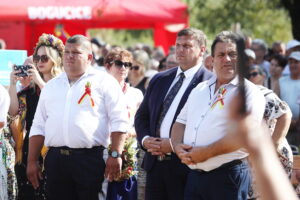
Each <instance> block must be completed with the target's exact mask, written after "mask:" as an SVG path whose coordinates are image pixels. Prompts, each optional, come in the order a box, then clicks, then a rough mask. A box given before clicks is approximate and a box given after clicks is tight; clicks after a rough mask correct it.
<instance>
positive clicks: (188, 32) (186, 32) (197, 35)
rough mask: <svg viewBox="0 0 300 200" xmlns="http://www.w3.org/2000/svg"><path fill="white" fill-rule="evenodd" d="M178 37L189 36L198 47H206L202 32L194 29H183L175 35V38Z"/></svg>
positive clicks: (204, 36)
mask: <svg viewBox="0 0 300 200" xmlns="http://www.w3.org/2000/svg"><path fill="white" fill-rule="evenodd" d="M180 36H190V37H192V38H193V39H194V40H196V41H197V42H198V44H199V45H200V46H201V45H204V46H206V44H207V39H206V35H205V34H204V33H203V31H201V30H199V29H196V28H185V29H183V30H181V31H179V32H178V33H177V37H180Z"/></svg>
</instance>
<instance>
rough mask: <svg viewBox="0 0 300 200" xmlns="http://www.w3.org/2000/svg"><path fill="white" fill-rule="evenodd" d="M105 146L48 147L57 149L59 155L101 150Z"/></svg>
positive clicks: (53, 149)
mask: <svg viewBox="0 0 300 200" xmlns="http://www.w3.org/2000/svg"><path fill="white" fill-rule="evenodd" d="M104 149H105V147H103V146H94V147H92V148H70V147H67V146H62V147H50V150H51V151H58V152H59V153H60V154H61V155H65V156H69V155H72V154H84V153H91V152H95V151H103V150H104Z"/></svg>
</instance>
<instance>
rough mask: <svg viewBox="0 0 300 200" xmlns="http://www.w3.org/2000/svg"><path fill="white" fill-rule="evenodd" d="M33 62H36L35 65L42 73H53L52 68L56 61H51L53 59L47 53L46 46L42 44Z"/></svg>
mask: <svg viewBox="0 0 300 200" xmlns="http://www.w3.org/2000/svg"><path fill="white" fill-rule="evenodd" d="M33 62H34V64H35V66H36V67H37V69H38V70H39V72H41V73H42V74H48V73H51V69H52V67H53V64H54V63H53V62H52V61H51V59H50V58H49V56H48V55H47V51H46V47H45V46H41V47H40V48H39V49H38V51H37V53H36V55H34V56H33Z"/></svg>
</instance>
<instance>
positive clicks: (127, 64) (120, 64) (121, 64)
mask: <svg viewBox="0 0 300 200" xmlns="http://www.w3.org/2000/svg"><path fill="white" fill-rule="evenodd" d="M114 63H115V65H116V67H119V68H122V67H123V66H124V67H125V68H128V67H131V66H132V63H131V62H122V61H121V60H115V61H114Z"/></svg>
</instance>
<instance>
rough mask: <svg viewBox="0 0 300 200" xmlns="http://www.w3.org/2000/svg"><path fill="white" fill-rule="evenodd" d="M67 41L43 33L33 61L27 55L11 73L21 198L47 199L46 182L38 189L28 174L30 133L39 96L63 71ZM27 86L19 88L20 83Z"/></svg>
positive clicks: (11, 96) (19, 197)
mask: <svg viewBox="0 0 300 200" xmlns="http://www.w3.org/2000/svg"><path fill="white" fill-rule="evenodd" d="M63 50H64V45H63V42H62V41H61V40H60V39H58V38H56V37H55V36H53V35H51V34H43V35H41V36H40V38H39V41H38V43H37V45H36V47H35V51H34V54H33V56H32V59H33V64H32V63H31V62H30V59H27V60H26V61H25V63H24V65H23V66H15V67H14V70H13V71H12V73H11V79H10V87H9V95H10V98H11V105H10V107H9V115H10V116H11V118H12V119H13V121H12V123H11V125H10V127H11V130H12V132H13V134H14V138H15V140H16V148H15V149H16V167H15V169H16V174H17V180H18V188H19V195H18V199H22V200H26V199H28V200H29V199H30V200H34V199H45V198H46V197H45V192H44V189H43V186H41V187H40V188H39V189H38V190H34V189H33V187H32V185H31V184H30V183H29V181H28V180H27V177H26V166H27V154H28V136H29V132H30V128H31V125H32V121H33V117H34V114H35V110H36V107H37V103H38V100H39V96H40V92H41V90H42V88H43V87H44V85H45V84H46V82H48V81H49V80H50V79H52V78H54V77H55V76H57V75H58V74H60V73H61V72H62V54H63ZM17 81H20V82H21V83H23V84H25V85H24V86H25V88H23V89H22V90H21V91H19V92H17V87H16V83H17Z"/></svg>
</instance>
